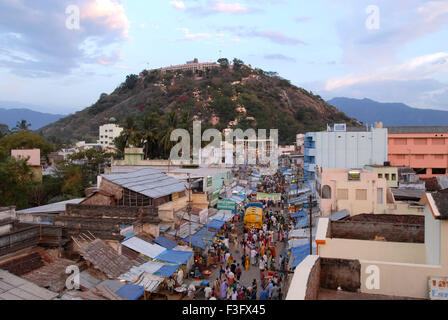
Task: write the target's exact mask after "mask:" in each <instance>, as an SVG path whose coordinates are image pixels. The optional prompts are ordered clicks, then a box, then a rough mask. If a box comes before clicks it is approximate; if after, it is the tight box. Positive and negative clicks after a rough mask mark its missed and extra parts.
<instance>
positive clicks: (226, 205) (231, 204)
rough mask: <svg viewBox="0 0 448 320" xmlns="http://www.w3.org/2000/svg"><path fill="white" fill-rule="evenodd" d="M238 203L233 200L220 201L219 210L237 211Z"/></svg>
mask: <svg viewBox="0 0 448 320" xmlns="http://www.w3.org/2000/svg"><path fill="white" fill-rule="evenodd" d="M235 207H236V203H235V201H233V200H231V199H224V200H219V201H218V210H235Z"/></svg>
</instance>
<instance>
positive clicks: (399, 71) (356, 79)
mask: <svg viewBox="0 0 448 320" xmlns="http://www.w3.org/2000/svg"><path fill="white" fill-rule="evenodd" d="M442 72H448V52H438V53H434V54H428V55H424V56H420V57H416V58H414V59H411V60H408V61H406V62H404V63H402V64H399V65H390V66H385V67H381V68H378V69H376V70H375V71H368V72H364V73H360V74H349V75H346V76H344V77H340V78H334V79H330V80H328V81H327V83H326V85H325V89H326V90H329V91H332V90H335V89H338V88H341V87H347V86H351V85H354V84H358V83H369V82H377V81H386V80H419V79H425V78H429V77H431V76H434V75H436V74H439V73H442Z"/></svg>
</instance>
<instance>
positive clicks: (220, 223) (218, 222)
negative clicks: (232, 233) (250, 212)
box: [208, 220, 226, 230]
mask: <svg viewBox="0 0 448 320" xmlns="http://www.w3.org/2000/svg"><path fill="white" fill-rule="evenodd" d="M225 224H226V223H225V222H224V221H221V220H212V221H211V222H210V223H209V224H208V227H209V229H210V228H211V229H216V230H219V229H221V228H222V226H223V225H225Z"/></svg>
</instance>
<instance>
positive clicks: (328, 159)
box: [304, 123, 388, 181]
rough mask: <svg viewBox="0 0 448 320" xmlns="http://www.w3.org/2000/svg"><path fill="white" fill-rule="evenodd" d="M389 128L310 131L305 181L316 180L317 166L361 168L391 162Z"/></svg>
mask: <svg viewBox="0 0 448 320" xmlns="http://www.w3.org/2000/svg"><path fill="white" fill-rule="evenodd" d="M387 139H388V137H387V129H386V128H383V127H382V124H381V123H377V124H376V125H375V127H371V128H366V127H364V128H347V126H346V125H345V124H335V125H334V126H333V127H328V130H327V131H322V132H308V133H307V134H306V137H305V152H304V162H305V165H304V169H305V176H304V178H305V180H306V181H313V180H315V172H316V166H318V167H319V168H323V169H343V168H351V169H360V168H363V167H364V166H366V165H384V163H385V162H387V147H388V140H387Z"/></svg>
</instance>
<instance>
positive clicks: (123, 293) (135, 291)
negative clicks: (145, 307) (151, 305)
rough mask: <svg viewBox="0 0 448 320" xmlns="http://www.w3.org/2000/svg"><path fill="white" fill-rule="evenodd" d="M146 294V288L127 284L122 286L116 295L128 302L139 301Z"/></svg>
mask: <svg viewBox="0 0 448 320" xmlns="http://www.w3.org/2000/svg"><path fill="white" fill-rule="evenodd" d="M144 293H145V288H144V287H143V286H139V285H135V284H131V283H126V284H125V285H124V286H122V287H121V288H120V289H119V290H118V291H117V292H116V294H118V295H119V296H120V297H123V298H126V299H128V300H138V299H140V297H141V296H142V295H143V294H144Z"/></svg>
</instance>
